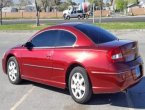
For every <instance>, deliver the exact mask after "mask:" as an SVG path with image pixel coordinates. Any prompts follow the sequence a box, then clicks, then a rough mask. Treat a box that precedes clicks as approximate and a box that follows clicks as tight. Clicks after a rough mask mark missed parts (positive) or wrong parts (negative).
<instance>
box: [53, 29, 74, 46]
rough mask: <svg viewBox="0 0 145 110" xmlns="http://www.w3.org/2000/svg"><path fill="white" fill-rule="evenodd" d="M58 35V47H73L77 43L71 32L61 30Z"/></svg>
mask: <svg viewBox="0 0 145 110" xmlns="http://www.w3.org/2000/svg"><path fill="white" fill-rule="evenodd" d="M58 35H59V39H58V41H57V42H56V46H72V45H73V44H74V43H75V41H76V37H75V36H74V35H73V34H72V33H70V32H67V31H63V30H59V34H58Z"/></svg>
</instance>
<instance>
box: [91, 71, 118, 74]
mask: <svg viewBox="0 0 145 110" xmlns="http://www.w3.org/2000/svg"><path fill="white" fill-rule="evenodd" d="M91 73H93V74H116V73H113V72H97V71H91Z"/></svg>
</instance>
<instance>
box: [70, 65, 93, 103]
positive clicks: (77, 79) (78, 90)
mask: <svg viewBox="0 0 145 110" xmlns="http://www.w3.org/2000/svg"><path fill="white" fill-rule="evenodd" d="M69 91H70V95H71V96H72V98H73V99H74V100H75V101H76V102H78V103H86V102H87V101H89V100H90V98H91V96H92V89H91V85H90V82H89V79H88V76H87V72H86V70H85V69H84V68H82V67H75V68H74V69H73V70H72V71H71V73H70V76H69Z"/></svg>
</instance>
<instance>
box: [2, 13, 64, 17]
mask: <svg viewBox="0 0 145 110" xmlns="http://www.w3.org/2000/svg"><path fill="white" fill-rule="evenodd" d="M62 16H63V14H62V12H57V13H56V12H49V13H45V12H41V13H40V18H60V17H62ZM3 18H25V19H27V18H30V19H33V18H36V13H35V12H13V13H10V12H7V13H3Z"/></svg>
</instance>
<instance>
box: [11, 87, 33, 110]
mask: <svg viewBox="0 0 145 110" xmlns="http://www.w3.org/2000/svg"><path fill="white" fill-rule="evenodd" d="M34 88H35V86H33V87H32V88H31V89H30V90H29V91H28V92H27V93H26V94H24V96H23V97H22V98H21V99H20V100H19V101H18V102H17V103H16V104H15V105H14V106H13V107H12V108H10V110H16V108H17V107H18V106H19V105H20V104H21V103H23V102H24V100H25V99H26V98H27V97H28V96H29V94H31V92H32V91H33V90H34Z"/></svg>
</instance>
